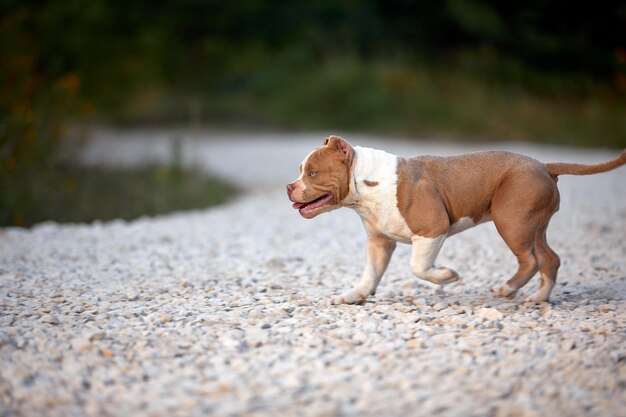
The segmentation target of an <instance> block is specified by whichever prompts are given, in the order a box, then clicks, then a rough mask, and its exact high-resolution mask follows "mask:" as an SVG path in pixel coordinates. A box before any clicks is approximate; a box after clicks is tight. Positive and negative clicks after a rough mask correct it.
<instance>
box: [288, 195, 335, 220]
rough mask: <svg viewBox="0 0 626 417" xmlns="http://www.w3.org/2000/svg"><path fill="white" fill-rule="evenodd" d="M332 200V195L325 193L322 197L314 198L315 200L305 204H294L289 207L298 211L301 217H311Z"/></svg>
mask: <svg viewBox="0 0 626 417" xmlns="http://www.w3.org/2000/svg"><path fill="white" fill-rule="evenodd" d="M332 200H333V194H332V193H327V194H324V195H322V196H321V197H318V198H316V199H315V200H312V201H308V202H306V203H299V202H295V203H293V204H292V205H291V207H293V208H294V209H296V210H298V211H299V212H300V214H301V215H302V217H312V216H311V215H312V214H314V213H315V212H316V211H318V210H319V209H321V208H323V207H324V206H326V205H327V204H328V203H330V202H331V201H332Z"/></svg>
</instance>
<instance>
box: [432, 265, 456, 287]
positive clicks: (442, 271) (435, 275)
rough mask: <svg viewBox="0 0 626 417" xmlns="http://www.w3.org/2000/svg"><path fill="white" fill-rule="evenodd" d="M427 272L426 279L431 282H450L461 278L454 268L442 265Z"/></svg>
mask: <svg viewBox="0 0 626 417" xmlns="http://www.w3.org/2000/svg"><path fill="white" fill-rule="evenodd" d="M432 271H433V272H432V273H431V274H429V277H428V280H429V281H430V282H432V283H433V284H438V285H443V284H450V283H452V282H455V281H458V280H459V279H461V278H460V277H459V274H457V272H456V271H455V270H454V269H450V268H446V267H444V266H442V267H439V268H437V269H435V270H432Z"/></svg>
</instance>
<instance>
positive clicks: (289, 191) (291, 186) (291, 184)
mask: <svg viewBox="0 0 626 417" xmlns="http://www.w3.org/2000/svg"><path fill="white" fill-rule="evenodd" d="M294 188H296V186H295V185H294V184H293V182H292V183H289V184H287V194H291V192H292V191H293V189H294Z"/></svg>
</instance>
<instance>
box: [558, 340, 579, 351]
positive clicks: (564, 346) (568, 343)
mask: <svg viewBox="0 0 626 417" xmlns="http://www.w3.org/2000/svg"><path fill="white" fill-rule="evenodd" d="M575 347H576V343H575V342H574V341H573V340H572V339H565V340H563V341H562V342H561V350H563V351H565V352H567V351H569V350H572V349H574V348H575Z"/></svg>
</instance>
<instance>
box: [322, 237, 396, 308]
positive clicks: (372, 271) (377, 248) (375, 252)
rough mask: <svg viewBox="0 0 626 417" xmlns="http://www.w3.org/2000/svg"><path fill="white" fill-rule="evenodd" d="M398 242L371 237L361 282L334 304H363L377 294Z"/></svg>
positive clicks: (335, 299) (337, 298)
mask: <svg viewBox="0 0 626 417" xmlns="http://www.w3.org/2000/svg"><path fill="white" fill-rule="evenodd" d="M395 248H396V242H395V241H394V240H391V239H388V238H386V237H383V236H370V237H369V239H368V241H367V264H366V265H365V271H363V276H362V277H361V281H359V283H358V284H357V285H356V286H355V287H354V288H352V289H351V290H349V291H346V292H345V293H343V294H341V295H340V296H338V297H335V298H334V299H333V304H361V303H363V302H364V301H365V300H366V299H367V297H368V296H370V295H374V293H376V287H377V286H378V283H379V282H380V279H381V278H382V277H383V274H384V273H385V270H386V269H387V265H389V260H390V259H391V255H392V254H393V250H394V249H395Z"/></svg>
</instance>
